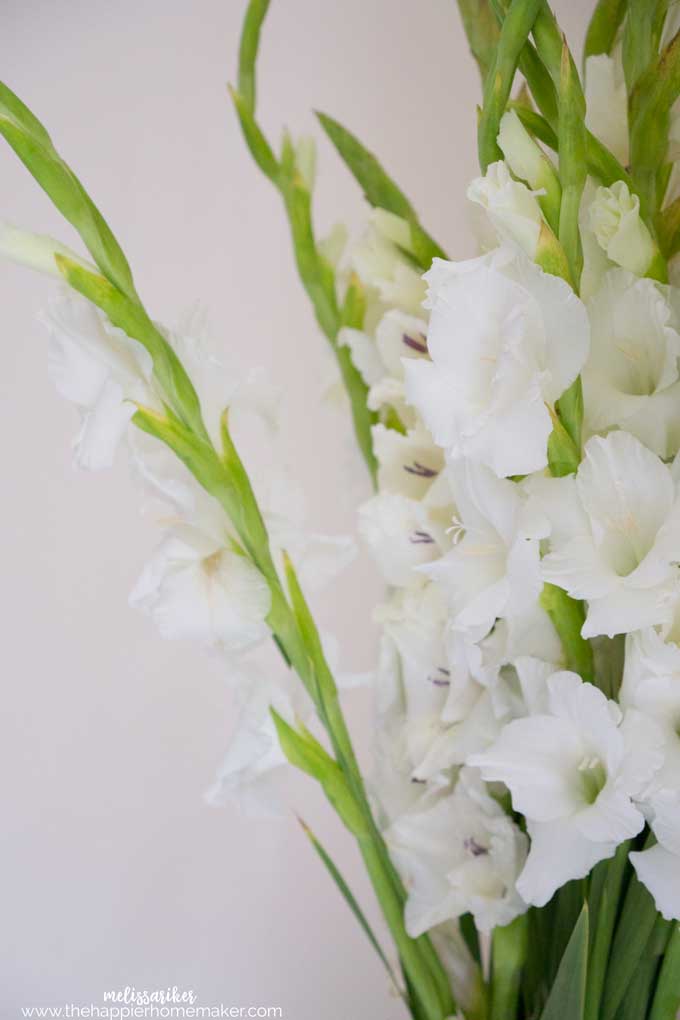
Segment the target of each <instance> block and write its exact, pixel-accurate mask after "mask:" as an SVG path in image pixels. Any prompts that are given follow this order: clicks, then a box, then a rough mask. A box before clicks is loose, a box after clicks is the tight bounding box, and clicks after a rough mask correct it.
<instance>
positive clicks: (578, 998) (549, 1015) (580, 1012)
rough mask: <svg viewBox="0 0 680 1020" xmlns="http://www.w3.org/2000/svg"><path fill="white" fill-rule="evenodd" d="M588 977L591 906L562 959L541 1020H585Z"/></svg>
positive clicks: (582, 912)
mask: <svg viewBox="0 0 680 1020" xmlns="http://www.w3.org/2000/svg"><path fill="white" fill-rule="evenodd" d="M587 977H588V904H587V903H586V904H584V906H583V909H582V911H581V914H580V916H579V919H578V921H577V922H576V925H575V927H574V930H573V932H572V935H571V938H570V939H569V942H568V944H567V948H566V950H565V952H564V956H563V957H562V962H561V963H560V966H559V970H558V971H557V977H556V978H555V981H554V983H553V986H552V989H551V991H550V995H549V996H548V1001H547V1003H546V1005H545V1009H544V1010H543V1012H542V1013H541V1020H583V1016H584V1010H585V1001H586V981H587Z"/></svg>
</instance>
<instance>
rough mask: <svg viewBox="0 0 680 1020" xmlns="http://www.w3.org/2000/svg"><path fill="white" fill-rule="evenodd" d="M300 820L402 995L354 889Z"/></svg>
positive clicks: (400, 992)
mask: <svg viewBox="0 0 680 1020" xmlns="http://www.w3.org/2000/svg"><path fill="white" fill-rule="evenodd" d="M298 822H299V823H300V826H301V827H302V830H303V832H304V833H305V835H306V836H307V838H308V839H309V841H310V843H311V844H312V846H313V847H314V849H315V850H316V852H317V854H318V855H319V857H320V859H321V861H322V862H323V864H324V866H325V868H326V870H327V871H328V873H329V875H330V876H331V878H332V879H333V881H334V882H335V884H336V886H337V887H338V889H339V891H340V894H341V895H342V897H343V899H344V900H345V902H346V904H347V906H348V907H349V909H350V910H351V911H352V913H353V914H354V917H355V918H356V920H357V921H358V923H359V925H360V927H361V928H362V930H363V932H364V934H365V935H366V938H367V939H368V941H369V942H370V943H371V945H372V946H373V948H374V949H375V951H376V953H377V955H378V957H379V958H380V960H381V961H382V963H383V966H384V967H385V970H386V971H387V973H388V974H389V976H390V980H391V981H392V983H393V985H394V987H395V988H396V990H397V992H398V993H399V995H402V994H403V993H402V991H401V989H400V987H399V983H398V981H397V978H396V975H395V973H394V971H393V969H392V967H391V966H390V962H389V960H388V959H387V956H386V955H385V952H384V950H383V948H382V946H381V945H380V943H379V942H378V939H377V937H376V935H375V932H374V931H373V929H372V928H371V926H370V924H369V923H368V920H367V919H366V915H365V914H364V912H363V911H362V909H361V907H360V906H359V903H358V902H357V899H356V897H355V896H354V894H353V892H352V890H351V889H350V888H349V886H348V885H347V882H346V881H345V879H344V878H343V877H342V874H341V873H340V871H339V869H338V867H337V865H336V864H335V862H334V861H333V859H332V858H331V857H330V855H329V854H328V853H327V851H326V850H325V849H324V847H323V846H322V844H321V842H320V841H319V840H318V838H317V837H316V836H315V835H314V833H313V832H312V830H311V829H310V828H309V826H308V825H307V824H306V822H304V821H303V820H302V819H301V818H298Z"/></svg>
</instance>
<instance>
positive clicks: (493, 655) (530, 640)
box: [472, 603, 564, 720]
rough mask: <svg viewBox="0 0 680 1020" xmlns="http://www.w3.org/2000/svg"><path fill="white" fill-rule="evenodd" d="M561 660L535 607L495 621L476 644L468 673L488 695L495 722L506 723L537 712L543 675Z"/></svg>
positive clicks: (559, 648) (549, 625) (553, 632)
mask: <svg viewBox="0 0 680 1020" xmlns="http://www.w3.org/2000/svg"><path fill="white" fill-rule="evenodd" d="M563 657H564V650H563V647H562V642H561V641H560V638H559V636H558V634H557V631H556V630H555V628H554V626H553V624H552V622H551V620H550V617H549V616H548V614H547V613H546V612H545V610H543V609H541V607H540V606H539V605H538V603H536V604H534V605H533V606H531V607H530V608H529V610H528V611H527V612H526V613H522V614H520V615H513V616H509V617H507V618H505V619H499V620H497V621H496V623H495V625H494V628H493V630H492V631H491V633H490V634H489V635H488V636H487V637H485V638H484V639H483V640H482V641H480V643H479V660H478V662H476V663H475V664H474V665H473V667H472V673H473V675H474V677H475V679H476V680H477V681H478V683H480V684H482V685H483V686H484V687H486V688H487V690H488V691H489V694H490V696H491V701H492V705H493V708H494V712H495V714H496V716H497V718H499V719H506V720H507V719H509V718H512V717H519V716H522V715H530V714H531V713H532V712H535V711H537V710H538V709H537V706H538V700H537V698H538V694H539V693H540V689H541V688H545V680H546V675H547V676H549V675H550V674H552V673H555V672H557V671H558V670H559V669H560V668H561V667H562V666H563V665H564V663H563V662H562V660H563ZM546 670H547V671H548V672H547V674H546Z"/></svg>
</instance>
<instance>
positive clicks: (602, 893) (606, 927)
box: [584, 841, 630, 1020]
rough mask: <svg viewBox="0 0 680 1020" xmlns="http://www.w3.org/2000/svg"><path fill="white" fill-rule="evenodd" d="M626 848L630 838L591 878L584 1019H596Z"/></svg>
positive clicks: (626, 862)
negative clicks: (588, 953) (589, 937)
mask: <svg viewBox="0 0 680 1020" xmlns="http://www.w3.org/2000/svg"><path fill="white" fill-rule="evenodd" d="M629 850H630V841H628V842H626V843H622V844H621V846H620V847H619V848H618V850H617V851H616V854H615V856H614V857H613V858H612V859H611V860H608V861H601V862H600V863H599V864H598V865H597V867H596V868H595V869H594V871H593V874H592V876H591V879H590V892H589V895H588V904H589V907H590V918H591V924H590V934H591V939H590V943H591V945H590V955H589V960H588V988H587V992H586V1009H585V1018H584V1020H599V1016H600V1002H601V1000H602V990H603V988H604V980H605V974H606V972H607V964H608V961H609V950H610V947H611V941H612V935H613V932H614V924H615V921H616V915H617V912H618V908H619V899H620V896H621V889H622V886H623V879H624V876H625V873H626V866H627V864H628V852H629Z"/></svg>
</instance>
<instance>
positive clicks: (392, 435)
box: [371, 425, 444, 499]
mask: <svg viewBox="0 0 680 1020" xmlns="http://www.w3.org/2000/svg"><path fill="white" fill-rule="evenodd" d="M371 432H372V436H373V452H374V454H375V456H376V459H377V461H378V487H379V488H380V490H381V491H388V492H398V493H400V494H401V495H403V496H408V497H409V498H410V499H422V498H423V497H424V496H425V495H426V494H427V492H428V490H429V489H430V488H431V486H432V484H433V482H434V480H435V479H436V478H437V477H438V476H439V474H440V473H441V471H442V470H443V468H444V455H443V453H442V451H441V449H440V448H439V447H438V446H435V445H434V443H433V442H432V439H431V438H430V435H429V433H428V432H427V431H426V430H425V429H423V428H418V429H411V430H410V431H409V432H408V433H407V434H406V435H402V433H401V432H397V431H396V430H395V429H387V428H385V426H384V425H374V426H373V429H372V430H371Z"/></svg>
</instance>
